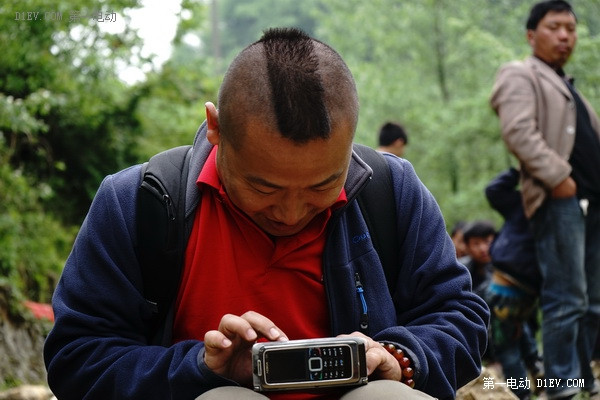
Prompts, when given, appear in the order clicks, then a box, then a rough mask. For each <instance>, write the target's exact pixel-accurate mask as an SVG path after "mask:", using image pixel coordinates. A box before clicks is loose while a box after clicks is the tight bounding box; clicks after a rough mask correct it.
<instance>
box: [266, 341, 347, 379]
mask: <svg viewBox="0 0 600 400" xmlns="http://www.w3.org/2000/svg"><path fill="white" fill-rule="evenodd" d="M264 360H265V372H266V374H265V381H266V382H267V383H270V384H274V383H284V382H304V381H323V380H335V379H348V378H351V377H352V354H351V349H350V346H348V345H335V346H319V347H309V348H298V349H293V348H290V349H285V350H282V349H279V350H267V351H265V354H264Z"/></svg>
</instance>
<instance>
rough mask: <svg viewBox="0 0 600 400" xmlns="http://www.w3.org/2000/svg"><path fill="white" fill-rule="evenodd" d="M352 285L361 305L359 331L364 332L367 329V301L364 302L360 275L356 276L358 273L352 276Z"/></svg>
mask: <svg viewBox="0 0 600 400" xmlns="http://www.w3.org/2000/svg"><path fill="white" fill-rule="evenodd" d="M354 284H355V286H356V293H357V294H358V297H359V298H360V302H361V305H362V311H361V314H360V329H362V330H363V331H366V330H367V328H368V327H369V309H368V308H367V301H366V300H365V290H364V289H363V285H362V283H361V281H360V275H359V274H358V272H357V273H355V274H354Z"/></svg>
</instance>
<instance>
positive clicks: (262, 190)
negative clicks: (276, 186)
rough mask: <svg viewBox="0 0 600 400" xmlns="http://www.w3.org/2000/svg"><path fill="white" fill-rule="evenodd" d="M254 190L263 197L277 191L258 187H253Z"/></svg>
mask: <svg viewBox="0 0 600 400" xmlns="http://www.w3.org/2000/svg"><path fill="white" fill-rule="evenodd" d="M252 188H253V189H254V191H256V192H258V193H260V194H262V195H265V196H268V195H270V194H273V193H275V190H273V189H259V188H257V187H252Z"/></svg>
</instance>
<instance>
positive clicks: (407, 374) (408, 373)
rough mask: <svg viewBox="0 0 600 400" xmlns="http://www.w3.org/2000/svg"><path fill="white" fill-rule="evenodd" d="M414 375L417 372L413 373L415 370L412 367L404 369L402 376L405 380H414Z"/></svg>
mask: <svg viewBox="0 0 600 400" xmlns="http://www.w3.org/2000/svg"><path fill="white" fill-rule="evenodd" d="M414 373H415V371H413V369H412V368H411V367H408V368H404V369H403V370H402V375H403V376H404V377H405V378H412V377H413V375H414Z"/></svg>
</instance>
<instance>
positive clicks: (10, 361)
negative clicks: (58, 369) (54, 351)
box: [0, 282, 51, 387]
mask: <svg viewBox="0 0 600 400" xmlns="http://www.w3.org/2000/svg"><path fill="white" fill-rule="evenodd" d="M14 293H15V291H14V289H13V288H12V287H11V286H10V285H9V284H7V283H3V282H0V387H12V386H16V385H19V384H45V382H46V369H45V367H44V360H43V356H42V352H43V346H44V340H45V338H46V335H47V333H48V331H49V329H50V327H51V323H50V322H49V321H47V320H38V319H36V318H35V317H34V316H33V315H32V314H31V312H29V311H28V310H27V309H26V308H25V307H24V306H23V305H22V302H21V301H20V300H19V299H16V298H15V297H16V295H15V294H14Z"/></svg>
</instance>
